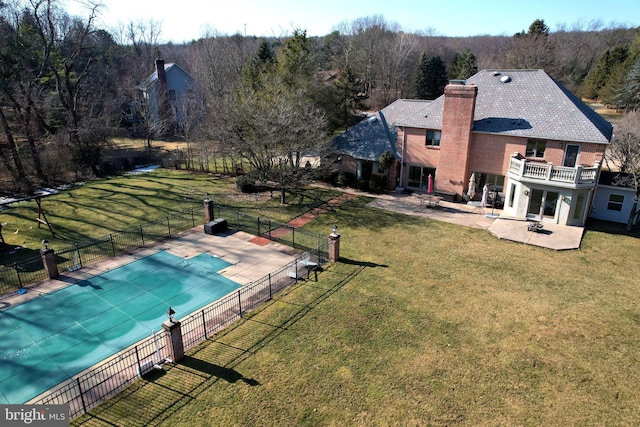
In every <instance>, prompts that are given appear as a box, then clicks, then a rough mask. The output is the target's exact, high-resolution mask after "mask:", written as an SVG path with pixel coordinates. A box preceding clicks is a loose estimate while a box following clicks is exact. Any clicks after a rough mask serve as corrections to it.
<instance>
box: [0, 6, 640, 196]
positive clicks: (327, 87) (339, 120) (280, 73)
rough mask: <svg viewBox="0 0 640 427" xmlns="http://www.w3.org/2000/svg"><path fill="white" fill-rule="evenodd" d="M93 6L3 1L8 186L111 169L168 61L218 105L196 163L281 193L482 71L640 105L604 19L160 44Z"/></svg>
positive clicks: (209, 109) (200, 121)
mask: <svg viewBox="0 0 640 427" xmlns="http://www.w3.org/2000/svg"><path fill="white" fill-rule="evenodd" d="M85 4H87V5H88V6H87V7H88V9H87V13H86V15H85V17H84V18H82V19H81V18H78V17H72V16H69V15H68V14H67V13H66V11H65V10H64V7H63V5H64V3H63V2H62V0H5V1H3V0H0V59H1V61H0V73H1V75H2V80H1V82H0V107H1V108H0V125H1V127H2V139H0V176H1V177H2V178H0V179H2V180H4V181H5V182H7V183H11V184H12V185H13V184H14V183H18V186H17V187H18V188H17V190H21V191H25V192H29V191H32V190H33V188H34V185H42V184H45V183H54V182H58V181H69V180H73V179H79V178H83V177H85V176H95V175H99V174H102V173H106V172H110V171H112V169H107V168H105V166H104V163H103V162H102V154H103V152H104V150H105V148H107V147H108V145H109V141H110V139H111V137H113V135H114V134H115V132H116V131H117V129H115V128H116V125H117V123H118V122H119V119H120V117H121V114H122V112H123V110H126V109H128V108H129V106H130V105H131V104H130V102H131V101H133V100H135V99H136V86H137V85H138V84H139V83H140V82H142V81H144V80H145V79H147V78H148V76H149V75H150V74H151V73H152V71H153V65H154V61H155V59H156V58H158V57H163V58H164V59H165V60H166V61H167V62H177V63H179V64H180V65H181V66H182V67H183V68H184V69H186V70H187V71H189V73H190V74H191V75H192V76H193V77H194V78H195V80H196V81H197V82H198V83H199V85H200V86H199V88H198V89H199V92H201V94H202V97H203V99H204V100H205V102H204V103H202V104H201V110H199V111H191V113H190V115H191V117H192V120H191V122H189V123H188V125H186V126H183V127H182V128H181V130H180V131H181V132H182V135H180V136H182V137H184V138H185V139H188V140H189V141H191V142H192V144H191V145H190V147H189V149H188V150H187V152H188V156H189V159H188V160H189V162H188V164H189V165H190V166H191V167H193V168H199V169H202V170H206V169H207V168H208V165H209V163H210V158H211V157H212V156H213V158H214V159H215V158H216V157H221V158H225V159H227V158H230V159H232V161H235V160H233V159H238V160H240V159H244V160H245V161H247V162H248V163H249V164H250V169H251V170H253V171H254V172H255V174H256V177H257V178H258V179H260V180H263V181H271V182H277V183H278V184H279V185H280V187H281V188H286V186H288V185H291V184H292V183H294V182H297V181H298V180H299V179H300V177H303V176H305V174H306V172H307V169H306V168H305V164H306V161H305V160H304V159H303V155H304V154H306V153H308V152H309V151H310V150H312V149H316V150H320V149H321V148H322V147H321V145H322V144H320V142H323V141H326V140H327V139H328V136H329V135H331V134H333V133H334V132H335V131H338V130H340V129H344V128H346V127H348V126H350V125H352V124H354V123H355V122H357V121H358V120H359V119H360V117H361V116H360V114H361V112H362V111H364V110H368V109H372V110H376V109H379V108H382V107H384V106H386V105H388V104H389V103H391V102H392V101H394V100H395V99H398V98H413V97H415V98H426V99H433V98H436V97H437V96H439V95H440V94H441V93H442V90H443V88H444V85H445V84H446V82H447V81H448V80H449V79H452V78H453V79H465V78H468V77H469V76H471V75H473V74H475V73H476V72H477V70H478V69H488V68H501V69H505V68H544V69H545V70H547V71H548V72H549V73H550V74H551V75H552V76H554V77H555V78H556V79H558V80H559V81H561V82H562V83H563V84H565V85H566V86H568V87H569V88H570V89H571V90H573V91H576V92H578V93H580V94H584V95H589V96H591V95H593V96H596V97H601V98H604V97H605V93H609V92H610V93H611V94H612V95H611V96H612V97H613V98H615V99H616V100H620V102H624V103H625V104H626V105H631V106H635V105H636V102H637V100H638V98H640V95H639V93H640V87H637V86H638V85H639V84H640V83H639V79H638V78H639V75H640V65H637V61H636V59H637V57H638V55H637V50H638V46H640V41H639V40H640V39H639V38H638V35H637V32H636V30H634V29H627V28H605V27H604V26H603V25H602V24H601V23H598V22H591V23H588V24H582V23H578V24H575V25H574V26H573V27H571V28H560V29H559V30H557V31H556V32H553V33H552V32H550V31H549V28H548V27H547V26H546V25H545V24H544V21H542V20H536V21H534V22H533V23H532V24H531V26H530V27H529V28H528V29H527V30H526V31H522V32H520V33H518V34H516V35H514V36H511V37H509V36H478V37H469V38H447V37H439V36H436V35H434V34H429V33H406V32H404V31H402V29H401V28H400V27H399V25H397V24H395V23H389V22H387V21H386V20H385V19H384V18H383V17H382V16H372V17H365V18H360V19H356V20H354V21H351V22H342V23H340V24H338V25H337V26H336V29H335V31H333V32H332V33H330V34H328V35H326V36H324V37H312V38H310V37H307V35H306V32H305V31H304V30H301V29H299V30H295V31H294V32H293V34H292V35H290V36H286V37H281V38H279V37H274V38H269V39H257V38H255V37H243V36H241V35H232V36H227V35H219V34H216V33H215V32H213V33H209V34H206V35H204V36H203V37H202V38H201V39H200V40H197V41H193V42H191V43H188V44H184V45H174V44H167V45H163V46H160V45H159V44H158V39H159V37H160V34H161V26H160V25H159V24H158V23H156V22H153V21H148V22H138V23H129V24H128V25H125V26H122V27H120V28H116V29H110V30H109V31H106V30H105V29H101V28H97V27H96V17H97V16H98V14H99V12H100V8H101V5H100V4H99V3H92V2H88V3H85ZM616 64H617V65H616ZM620 64H624V66H623V65H620ZM612 67H613V68H615V69H616V70H617V71H616V72H607V70H609V71H610V70H611V69H612ZM612 76H617V77H615V78H614V77H612ZM614 81H615V82H618V84H616V83H615V82H614ZM634 85H635V86H634ZM605 88H606V90H605ZM613 98H612V99H613ZM607 99H608V98H607ZM623 99H624V101H622V100H623ZM142 117H144V114H142ZM149 130H151V129H149ZM149 134H150V132H149ZM3 187H5V188H10V187H11V186H10V185H7V186H3ZM283 194H284V193H283Z"/></svg>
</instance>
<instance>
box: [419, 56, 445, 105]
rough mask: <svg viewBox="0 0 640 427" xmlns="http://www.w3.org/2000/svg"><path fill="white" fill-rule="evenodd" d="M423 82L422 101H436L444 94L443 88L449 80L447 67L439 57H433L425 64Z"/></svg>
mask: <svg viewBox="0 0 640 427" xmlns="http://www.w3.org/2000/svg"><path fill="white" fill-rule="evenodd" d="M425 82H426V85H425V92H424V95H425V96H424V98H423V99H436V98H437V97H439V96H440V95H442V94H443V93H444V87H445V86H446V85H447V83H448V82H449V79H448V78H447V66H446V65H445V64H444V61H442V59H441V58H440V57H439V56H434V57H432V58H431V59H430V60H429V62H427V67H426V75H425Z"/></svg>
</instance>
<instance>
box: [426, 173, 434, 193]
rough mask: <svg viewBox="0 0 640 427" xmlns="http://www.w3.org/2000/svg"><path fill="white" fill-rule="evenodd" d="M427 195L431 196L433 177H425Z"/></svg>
mask: <svg viewBox="0 0 640 427" xmlns="http://www.w3.org/2000/svg"><path fill="white" fill-rule="evenodd" d="M427 193H429V194H433V175H431V174H429V176H428V177H427Z"/></svg>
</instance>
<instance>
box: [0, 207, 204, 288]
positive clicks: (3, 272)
mask: <svg viewBox="0 0 640 427" xmlns="http://www.w3.org/2000/svg"><path fill="white" fill-rule="evenodd" d="M195 226H196V218H195V214H194V209H193V208H191V209H188V210H186V211H183V212H179V213H176V214H173V215H168V216H166V217H163V218H160V219H158V220H156V221H153V222H148V223H145V224H140V225H138V226H135V227H132V228H129V229H126V230H124V231H121V232H119V233H113V234H109V235H108V236H104V237H101V238H99V239H95V240H91V241H87V242H77V243H74V244H72V245H71V246H67V247H64V248H56V263H57V265H58V271H60V272H63V271H67V270H75V269H78V268H81V267H82V266H83V265H87V264H90V263H92V262H96V261H99V260H103V259H106V258H110V257H112V256H115V255H117V254H119V253H122V252H125V251H130V250H132V249H135V248H139V247H141V246H144V245H146V244H149V243H151V242H154V241H158V240H161V239H164V238H167V237H171V236H172V235H173V234H176V233H179V232H181V231H185V230H188V229H190V228H193V227H195ZM47 278H48V276H47V272H46V271H45V269H44V265H43V263H42V258H41V257H39V256H37V257H34V258H30V259H27V260H24V261H21V262H15V263H13V265H11V266H0V295H5V294H10V293H12V292H15V291H16V290H18V289H20V288H23V287H25V286H28V285H30V284H33V283H36V282H39V281H41V280H45V279H47Z"/></svg>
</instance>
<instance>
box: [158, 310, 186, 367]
mask: <svg viewBox="0 0 640 427" xmlns="http://www.w3.org/2000/svg"><path fill="white" fill-rule="evenodd" d="M162 329H164V330H165V339H166V343H167V348H168V349H169V355H170V357H171V360H172V361H173V362H178V361H180V359H182V358H183V357H184V345H183V343H182V329H181V328H180V322H178V321H175V320H174V321H171V320H167V321H166V322H164V323H163V324H162Z"/></svg>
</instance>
